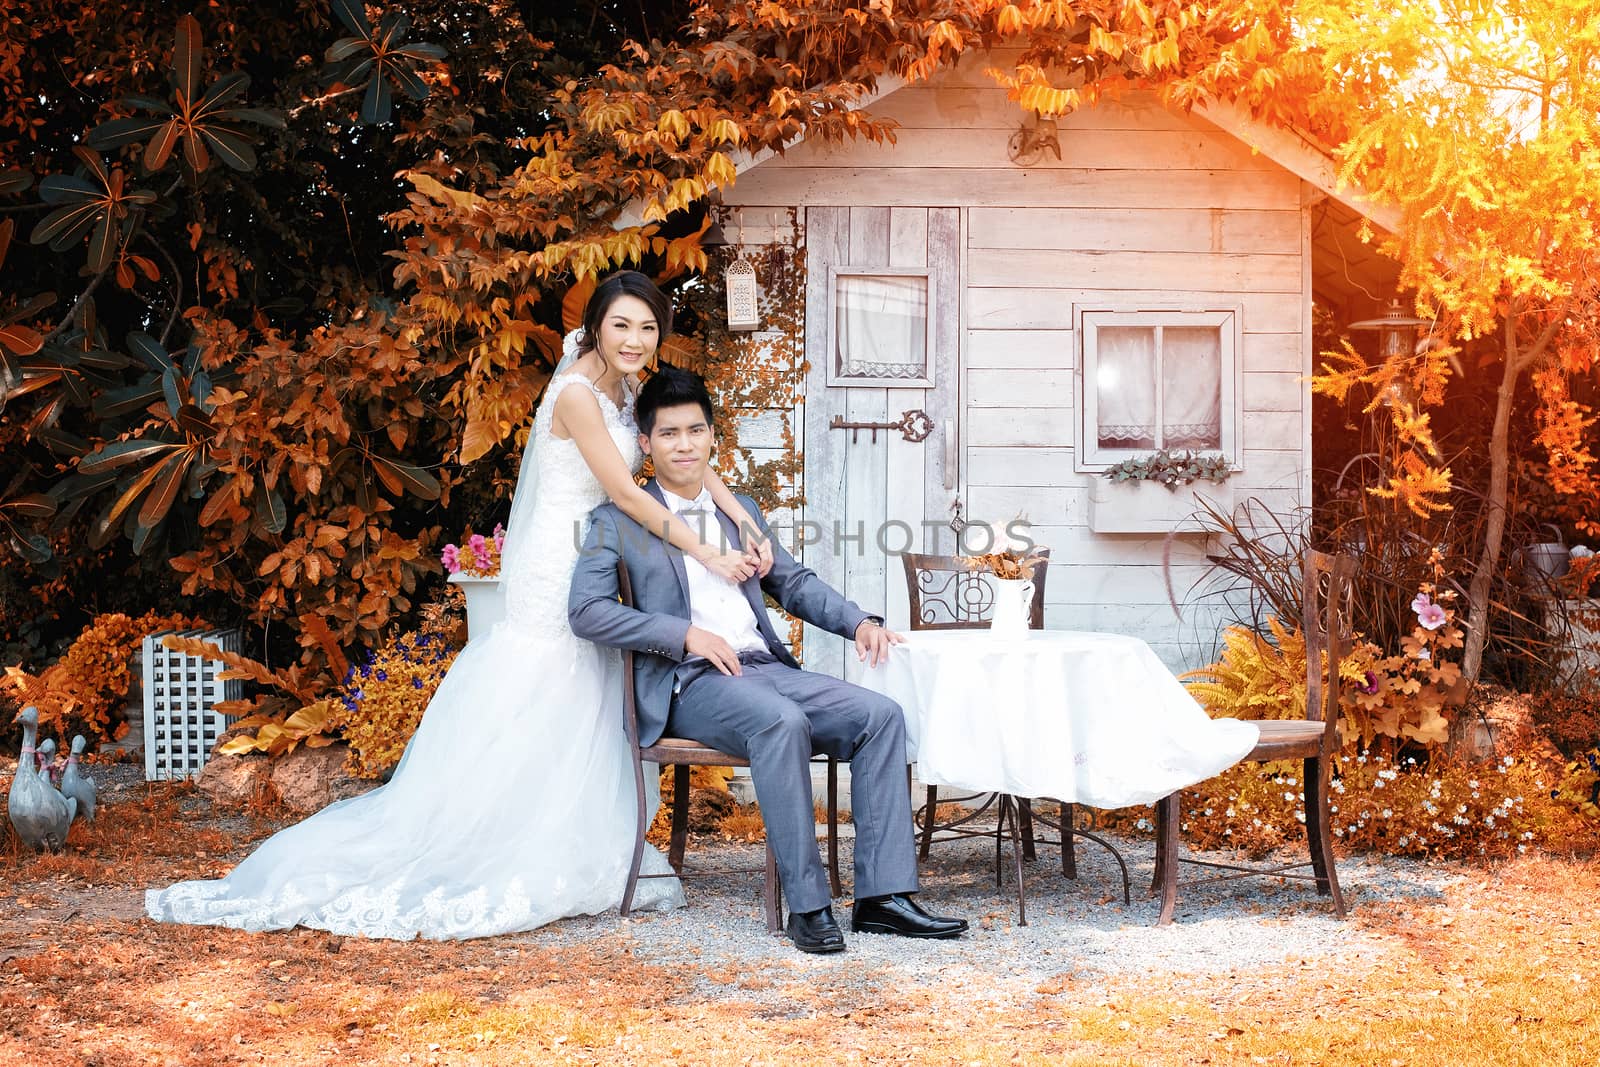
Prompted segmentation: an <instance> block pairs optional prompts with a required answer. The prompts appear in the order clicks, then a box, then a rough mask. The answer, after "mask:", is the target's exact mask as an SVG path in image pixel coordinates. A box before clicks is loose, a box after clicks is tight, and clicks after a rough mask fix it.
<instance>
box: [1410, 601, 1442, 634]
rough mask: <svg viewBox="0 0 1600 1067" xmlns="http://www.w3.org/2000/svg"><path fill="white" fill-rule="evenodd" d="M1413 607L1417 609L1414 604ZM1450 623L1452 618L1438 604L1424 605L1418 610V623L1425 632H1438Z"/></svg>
mask: <svg viewBox="0 0 1600 1067" xmlns="http://www.w3.org/2000/svg"><path fill="white" fill-rule="evenodd" d="M1412 606H1413V607H1415V606H1416V605H1415V604H1414V603H1413V605H1412ZM1449 621H1450V617H1449V616H1448V615H1446V614H1445V613H1444V609H1443V608H1441V607H1440V606H1439V605H1437V604H1433V603H1428V604H1424V605H1423V606H1422V607H1421V608H1420V609H1418V610H1417V622H1419V623H1421V624H1422V628H1423V629H1424V630H1437V629H1438V628H1439V627H1441V626H1443V625H1444V624H1445V623H1447V622H1449Z"/></svg>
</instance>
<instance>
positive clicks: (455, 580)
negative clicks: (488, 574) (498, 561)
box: [449, 574, 506, 641]
mask: <svg viewBox="0 0 1600 1067" xmlns="http://www.w3.org/2000/svg"><path fill="white" fill-rule="evenodd" d="M449 580H450V584H451V585H454V586H457V587H459V588H460V589H461V592H462V593H463V594H464V595H465V596H466V598H467V640H469V641H470V640H472V639H473V638H474V637H487V636H488V634H489V631H490V630H492V629H494V627H495V624H496V623H498V622H499V621H500V620H501V619H503V618H505V617H506V591H505V586H503V585H501V584H500V579H499V578H479V577H477V576H476V575H471V574H452V575H451V576H450V579H449Z"/></svg>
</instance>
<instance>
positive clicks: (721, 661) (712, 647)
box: [683, 626, 739, 677]
mask: <svg viewBox="0 0 1600 1067" xmlns="http://www.w3.org/2000/svg"><path fill="white" fill-rule="evenodd" d="M683 650H684V651H685V652H687V653H689V654H690V655H691V656H703V657H705V658H706V659H707V660H709V661H710V662H711V665H712V666H713V667H715V668H716V669H717V670H719V671H721V672H722V673H723V674H731V675H733V676H735V677H737V676H738V675H739V654H738V653H737V652H735V651H734V650H733V646H732V645H730V644H728V642H726V641H724V640H723V639H722V638H720V637H718V636H717V635H716V634H714V633H712V632H711V631H710V630H702V629H700V627H698V626H691V627H689V632H688V633H687V634H685V635H684V638H683Z"/></svg>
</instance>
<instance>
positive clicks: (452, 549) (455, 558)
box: [439, 545, 461, 574]
mask: <svg viewBox="0 0 1600 1067" xmlns="http://www.w3.org/2000/svg"><path fill="white" fill-rule="evenodd" d="M439 561H440V562H441V563H443V564H444V569H445V570H446V571H447V572H449V573H450V574H455V573H457V572H458V571H460V570H461V550H460V549H459V548H457V547H456V546H455V545H445V546H444V550H443V551H442V552H440V553H439Z"/></svg>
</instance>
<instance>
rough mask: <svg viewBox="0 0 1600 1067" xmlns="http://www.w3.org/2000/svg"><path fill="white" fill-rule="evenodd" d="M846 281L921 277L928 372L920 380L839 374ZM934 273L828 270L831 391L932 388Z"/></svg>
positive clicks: (896, 269) (853, 267)
mask: <svg viewBox="0 0 1600 1067" xmlns="http://www.w3.org/2000/svg"><path fill="white" fill-rule="evenodd" d="M844 278H921V279H922V281H923V284H924V285H925V286H926V292H927V298H928V303H927V314H926V315H924V316H923V323H922V326H923V342H922V345H923V347H922V351H923V358H924V360H925V361H926V363H925V366H926V368H927V373H926V374H924V375H922V376H921V377H918V378H856V377H851V376H849V375H845V374H841V373H840V372H839V362H838V356H839V282H840V280H841V279H844ZM935 284H936V283H935V280H934V272H933V268H931V267H890V266H887V265H884V266H875V265H868V266H857V265H851V266H842V267H841V266H830V267H829V268H828V348H827V353H826V355H827V360H828V365H827V370H828V386H829V388H844V389H932V388H934V386H935V384H936V382H935V380H934V379H935V376H936V373H937V372H936V367H937V365H938V361H937V360H936V359H935V358H934V350H933V345H934V320H935V317H936V312H937V309H938V293H937V292H936V291H935Z"/></svg>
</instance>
